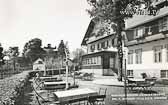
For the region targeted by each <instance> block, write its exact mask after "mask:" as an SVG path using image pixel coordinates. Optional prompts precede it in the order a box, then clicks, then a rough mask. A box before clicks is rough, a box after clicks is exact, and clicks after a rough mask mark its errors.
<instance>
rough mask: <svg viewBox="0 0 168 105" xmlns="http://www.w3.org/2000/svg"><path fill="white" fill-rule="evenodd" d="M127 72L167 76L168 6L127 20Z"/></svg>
mask: <svg viewBox="0 0 168 105" xmlns="http://www.w3.org/2000/svg"><path fill="white" fill-rule="evenodd" d="M126 36H127V41H126V47H127V48H128V55H127V75H128V76H130V77H134V78H141V77H142V76H141V74H142V73H146V74H147V76H148V77H157V78H168V8H167V7H164V8H162V9H161V10H160V12H159V14H157V15H156V16H147V15H146V16H144V15H143V16H135V17H134V18H131V19H130V20H127V28H126Z"/></svg>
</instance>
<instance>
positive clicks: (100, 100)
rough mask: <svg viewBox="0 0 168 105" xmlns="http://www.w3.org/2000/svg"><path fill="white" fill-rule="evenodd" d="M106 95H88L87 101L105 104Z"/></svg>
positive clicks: (91, 104)
mask: <svg viewBox="0 0 168 105" xmlns="http://www.w3.org/2000/svg"><path fill="white" fill-rule="evenodd" d="M105 98H106V95H94V96H89V97H88V103H89V104H90V105H105Z"/></svg>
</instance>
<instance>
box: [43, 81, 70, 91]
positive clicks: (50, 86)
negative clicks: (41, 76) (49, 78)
mask: <svg viewBox="0 0 168 105" xmlns="http://www.w3.org/2000/svg"><path fill="white" fill-rule="evenodd" d="M68 85H70V83H68ZM65 87H66V82H65V81H58V82H44V89H46V90H50V89H51V90H53V89H64V88H65Z"/></svg>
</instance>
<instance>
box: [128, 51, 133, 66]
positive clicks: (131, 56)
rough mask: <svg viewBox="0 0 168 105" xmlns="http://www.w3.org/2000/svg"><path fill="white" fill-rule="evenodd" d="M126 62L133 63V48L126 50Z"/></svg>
mask: <svg viewBox="0 0 168 105" xmlns="http://www.w3.org/2000/svg"><path fill="white" fill-rule="evenodd" d="M128 64H133V50H130V51H129V52H128Z"/></svg>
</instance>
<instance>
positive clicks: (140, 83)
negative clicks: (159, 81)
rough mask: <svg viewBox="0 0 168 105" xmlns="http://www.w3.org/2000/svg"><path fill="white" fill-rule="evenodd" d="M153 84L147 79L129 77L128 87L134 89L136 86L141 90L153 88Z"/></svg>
mask: <svg viewBox="0 0 168 105" xmlns="http://www.w3.org/2000/svg"><path fill="white" fill-rule="evenodd" d="M151 86H152V84H150V83H148V82H146V81H145V79H135V78H131V79H128V85H127V87H128V89H130V90H133V89H134V88H136V89H138V90H140V91H146V90H151Z"/></svg>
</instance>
